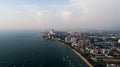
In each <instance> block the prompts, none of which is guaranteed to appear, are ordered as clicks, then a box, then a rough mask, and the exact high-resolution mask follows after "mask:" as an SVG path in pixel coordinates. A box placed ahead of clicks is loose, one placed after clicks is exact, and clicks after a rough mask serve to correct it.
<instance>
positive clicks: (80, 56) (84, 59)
mask: <svg viewBox="0 0 120 67" xmlns="http://www.w3.org/2000/svg"><path fill="white" fill-rule="evenodd" d="M56 42H58V43H61V44H62V45H64V46H66V47H68V48H70V49H71V50H72V51H73V52H74V53H75V54H76V55H77V56H78V57H79V58H80V59H82V60H83V61H84V62H85V63H86V64H87V65H88V66H89V67H94V66H93V65H92V64H91V63H90V62H89V61H88V60H87V59H86V58H85V57H83V56H82V55H81V54H80V53H79V52H77V51H76V50H75V49H73V48H71V47H70V46H68V45H67V44H64V43H62V42H60V41H56Z"/></svg>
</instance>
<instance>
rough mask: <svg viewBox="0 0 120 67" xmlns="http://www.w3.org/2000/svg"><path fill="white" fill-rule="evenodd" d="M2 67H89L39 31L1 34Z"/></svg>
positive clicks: (0, 64)
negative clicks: (45, 37)
mask: <svg viewBox="0 0 120 67" xmlns="http://www.w3.org/2000/svg"><path fill="white" fill-rule="evenodd" d="M0 67H88V66H87V65H86V64H85V63H84V62H83V61H82V60H81V59H80V58H79V57H78V56H77V55H76V54H74V52H72V50H71V49H69V48H67V47H65V46H64V45H62V44H60V43H58V42H55V41H51V40H46V39H44V38H43V37H42V34H41V33H40V32H38V31H29V32H25V31H24V32H22V31H21V32H4V33H0Z"/></svg>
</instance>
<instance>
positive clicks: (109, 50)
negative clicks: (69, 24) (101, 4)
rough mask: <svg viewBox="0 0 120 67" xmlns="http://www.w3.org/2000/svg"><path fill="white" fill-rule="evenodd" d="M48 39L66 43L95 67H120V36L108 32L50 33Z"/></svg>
mask: <svg viewBox="0 0 120 67" xmlns="http://www.w3.org/2000/svg"><path fill="white" fill-rule="evenodd" d="M43 37H44V38H46V39H50V40H54V41H59V42H62V43H65V44H66V45H67V46H69V47H71V48H72V49H74V50H76V51H77V52H79V53H80V54H81V55H82V56H83V57H84V58H86V59H87V61H89V62H90V63H91V64H92V65H93V66H94V67H120V34H118V33H110V32H109V33H108V32H102V31H99V32H94V33H93V32H61V31H54V30H51V31H48V32H45V35H44V36H43Z"/></svg>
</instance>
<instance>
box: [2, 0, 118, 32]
mask: <svg viewBox="0 0 120 67" xmlns="http://www.w3.org/2000/svg"><path fill="white" fill-rule="evenodd" d="M49 28H50V29H61V30H62V29H66V30H67V29H68V30H75V29H76V30H81V29H82V30H87V29H90V30H91V29H93V30H119V28H120V0H0V29H1V30H7V29H10V30H21V29H22V30H23V29H25V30H29V29H30V30H31V29H49Z"/></svg>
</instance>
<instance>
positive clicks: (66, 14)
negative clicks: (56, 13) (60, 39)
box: [60, 10, 72, 21]
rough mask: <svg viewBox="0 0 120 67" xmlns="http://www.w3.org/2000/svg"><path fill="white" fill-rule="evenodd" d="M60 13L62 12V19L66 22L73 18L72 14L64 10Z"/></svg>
mask: <svg viewBox="0 0 120 67" xmlns="http://www.w3.org/2000/svg"><path fill="white" fill-rule="evenodd" d="M60 12H61V17H62V19H63V20H64V21H68V20H69V19H70V18H71V16H72V13H71V12H70V11H68V10H62V11H60Z"/></svg>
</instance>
